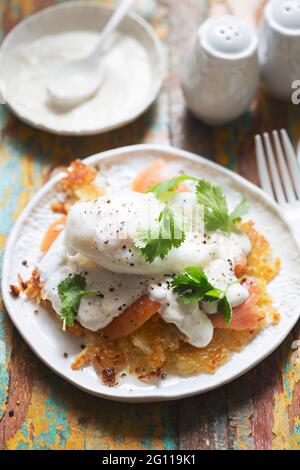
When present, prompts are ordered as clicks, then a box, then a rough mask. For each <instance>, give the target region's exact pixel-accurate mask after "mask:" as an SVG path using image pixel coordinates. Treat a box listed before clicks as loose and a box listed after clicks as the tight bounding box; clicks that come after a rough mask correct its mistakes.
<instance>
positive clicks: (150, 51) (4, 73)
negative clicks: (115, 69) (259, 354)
mask: <svg viewBox="0 0 300 470" xmlns="http://www.w3.org/2000/svg"><path fill="white" fill-rule="evenodd" d="M111 14H112V9H111V8H108V7H103V6H101V5H99V4H98V3H95V2H92V1H76V2H67V3H65V4H61V5H56V6H53V7H50V8H46V9H44V10H42V11H40V12H38V13H36V14H34V15H32V16H29V17H28V18H26V19H25V20H24V21H22V22H20V23H19V24H18V25H17V26H16V27H15V28H14V29H13V30H12V31H11V32H10V33H9V34H8V35H7V36H6V38H5V39H4V41H3V43H2V45H1V48H0V77H1V80H2V81H3V82H4V84H5V85H6V87H5V88H6V90H7V96H6V103H7V105H8V106H9V108H10V109H11V110H12V111H13V112H14V113H15V114H16V115H17V116H18V117H19V118H20V119H22V120H23V121H24V122H26V123H28V124H30V125H32V126H34V127H37V128H39V129H43V130H46V131H49V132H52V133H55V134H61V135H90V134H98V133H103V132H106V131H109V130H112V129H116V128H118V127H121V126H124V125H125V124H128V123H130V122H131V121H133V120H134V119H136V118H137V117H138V116H140V115H141V114H142V113H143V112H144V111H145V110H146V109H147V108H148V107H149V106H150V105H151V104H152V103H153V102H154V100H155V99H156V97H157V95H158V93H159V91H160V88H161V85H162V81H163V75H164V64H163V62H164V61H163V49H162V45H161V42H160V39H159V38H158V36H157V35H156V33H155V32H154V30H153V28H152V27H151V26H150V25H149V24H148V23H147V22H146V21H145V20H143V19H142V18H141V17H140V16H138V15H136V14H133V13H131V14H129V15H127V16H126V17H125V18H124V20H123V22H122V24H121V25H120V27H119V30H120V32H122V33H124V34H128V35H131V36H132V37H134V38H135V39H136V40H137V41H138V42H139V43H140V44H141V45H142V46H143V47H144V49H145V51H146V53H147V55H148V58H149V63H150V66H151V71H152V77H151V84H150V86H147V85H145V86H147V88H145V91H144V98H143V99H142V100H141V102H140V103H139V104H138V106H137V107H135V108H134V109H131V110H129V111H128V113H127V114H126V115H125V113H124V115H123V116H122V118H121V119H120V118H116V119H115V120H113V121H108V122H106V123H105V122H102V124H100V125H99V122H98V119H97V118H96V117H95V120H93V123H91V125H89V127H88V128H87V127H86V126H83V123H80V122H76V123H75V124H74V123H72V124H68V125H65V124H61V123H60V122H59V120H58V121H57V123H56V122H53V121H54V120H53V119H52V121H51V124H49V120H48V119H47V117H45V116H43V115H41V116H39V117H38V119H37V118H36V117H35V118H33V117H32V114H31V113H30V110H29V109H27V108H26V106H17V105H16V104H14V102H13V99H12V98H11V95H12V93H13V90H10V88H9V87H10V85H9V84H10V82H11V79H10V77H11V76H12V75H11V74H12V73H14V74H15V76H16V75H18V73H19V71H18V70H11V69H12V67H11V66H8V64H9V63H10V58H11V54H12V51H13V50H14V49H15V48H16V47H18V46H20V45H24V44H27V43H30V42H32V41H34V40H37V39H39V38H42V37H43V36H45V35H53V34H60V33H64V32H72V31H89V32H96V33H99V32H100V31H101V29H102V28H103V26H104V25H105V23H106V22H107V20H108V19H109V17H110V15H111ZM124 100H126V96H124ZM81 126H82V128H81Z"/></svg>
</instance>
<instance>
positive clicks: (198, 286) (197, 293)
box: [172, 267, 213, 303]
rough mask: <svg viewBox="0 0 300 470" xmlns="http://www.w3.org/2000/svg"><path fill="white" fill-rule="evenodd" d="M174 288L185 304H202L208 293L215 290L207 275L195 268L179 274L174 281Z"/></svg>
mask: <svg viewBox="0 0 300 470" xmlns="http://www.w3.org/2000/svg"><path fill="white" fill-rule="evenodd" d="M172 287H173V291H174V292H175V293H176V294H179V299H180V301H181V302H183V303H190V302H200V301H201V300H203V297H204V296H205V294H206V292H208V291H210V290H212V289H213V286H212V285H211V284H210V282H209V281H208V279H207V277H206V275H205V273H204V272H203V271H200V270H199V269H197V268H193V267H190V268H186V270H185V271H184V273H182V274H178V276H176V277H175V278H174V279H173V281H172Z"/></svg>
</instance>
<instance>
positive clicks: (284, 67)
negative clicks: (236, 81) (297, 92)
mask: <svg viewBox="0 0 300 470" xmlns="http://www.w3.org/2000/svg"><path fill="white" fill-rule="evenodd" d="M258 55H259V62H260V67H261V75H262V79H263V81H264V84H265V86H266V88H267V90H268V91H269V93H270V94H272V95H273V96H275V97H277V98H281V99H286V100H290V99H291V95H292V93H293V89H292V84H293V82H294V81H295V80H300V0H272V1H270V2H269V3H268V4H267V6H266V8H265V10H264V19H263V23H262V26H261V30H260V35H259V48H258Z"/></svg>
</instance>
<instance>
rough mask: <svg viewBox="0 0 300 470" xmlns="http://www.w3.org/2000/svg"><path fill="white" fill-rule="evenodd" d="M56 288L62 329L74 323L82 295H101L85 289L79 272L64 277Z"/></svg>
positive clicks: (83, 278) (83, 279)
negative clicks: (59, 303) (59, 302)
mask: <svg viewBox="0 0 300 470" xmlns="http://www.w3.org/2000/svg"><path fill="white" fill-rule="evenodd" d="M57 290H58V295H59V298H60V301H61V313H60V316H61V319H62V320H63V328H62V329H63V330H64V331H65V330H66V328H67V327H70V326H73V325H74V322H75V318H76V317H77V314H78V310H79V306H80V301H81V299H82V297H86V296H94V295H97V296H99V295H101V293H100V292H99V291H87V290H86V279H85V277H84V276H82V275H81V274H75V275H74V276H72V277H66V278H65V279H64V280H63V281H61V282H60V283H59V284H58V286H57Z"/></svg>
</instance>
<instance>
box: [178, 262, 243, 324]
mask: <svg viewBox="0 0 300 470" xmlns="http://www.w3.org/2000/svg"><path fill="white" fill-rule="evenodd" d="M243 279H244V277H243V278H241V279H239V280H237V281H235V282H234V283H232V284H230V285H233V284H235V283H237V282H241V281H242V280H243ZM172 287H173V291H174V292H175V293H176V294H178V295H179V300H180V301H181V302H183V303H185V304H188V303H192V302H217V311H218V313H220V314H221V315H223V317H224V319H225V322H226V324H227V325H229V324H230V322H231V319H232V307H231V305H230V303H229V301H228V298H227V291H228V288H227V289H226V290H225V291H222V290H220V289H217V288H216V287H214V286H213V285H212V284H211V283H210V282H209V280H208V278H207V276H206V274H205V273H204V271H202V270H200V269H198V268H194V267H190V268H186V270H185V271H184V272H183V273H182V274H178V275H177V276H176V277H174V279H173V281H172ZM229 287H230V286H229Z"/></svg>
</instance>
